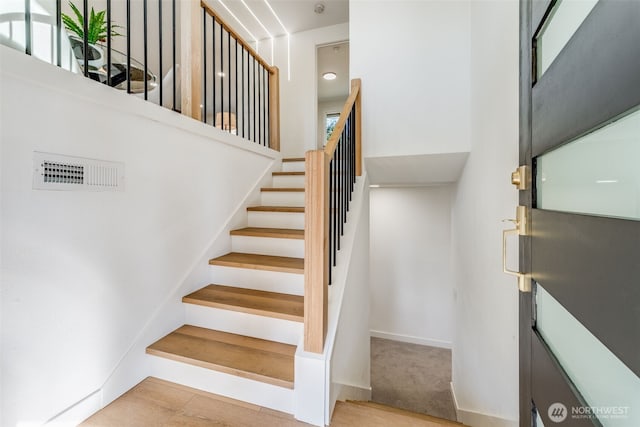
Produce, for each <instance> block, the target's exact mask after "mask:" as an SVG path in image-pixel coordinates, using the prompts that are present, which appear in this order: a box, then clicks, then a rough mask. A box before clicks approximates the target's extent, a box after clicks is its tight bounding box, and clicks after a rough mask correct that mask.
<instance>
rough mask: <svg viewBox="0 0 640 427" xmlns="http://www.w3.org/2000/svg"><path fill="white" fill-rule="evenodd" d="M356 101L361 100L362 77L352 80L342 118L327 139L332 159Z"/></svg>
mask: <svg viewBox="0 0 640 427" xmlns="http://www.w3.org/2000/svg"><path fill="white" fill-rule="evenodd" d="M356 102H358V103H359V102H360V79H353V80H351V93H350V94H349V97H348V98H347V100H346V101H345V103H344V106H343V107H342V112H341V113H340V118H339V119H338V123H336V126H335V127H334V128H333V132H332V133H331V136H330V137H329V141H327V145H325V147H324V151H325V153H327V154H328V155H329V158H331V159H332V158H333V153H334V152H335V151H336V147H337V146H338V141H339V140H340V135H342V131H343V130H344V126H345V124H346V123H347V117H349V113H351V109H352V108H353V106H354V105H355V104H356ZM358 107H359V105H358ZM357 111H360V109H359V108H356V112H357ZM356 120H357V119H356ZM359 125H360V123H357V125H356V128H357V129H360V126H359ZM358 176H359V174H358Z"/></svg>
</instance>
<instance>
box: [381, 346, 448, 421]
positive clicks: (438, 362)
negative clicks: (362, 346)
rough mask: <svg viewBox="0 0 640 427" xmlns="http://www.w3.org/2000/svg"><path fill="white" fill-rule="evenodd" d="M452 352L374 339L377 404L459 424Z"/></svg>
mask: <svg viewBox="0 0 640 427" xmlns="http://www.w3.org/2000/svg"><path fill="white" fill-rule="evenodd" d="M450 382H451V350H447V349H443V348H437V347H427V346H423V345H417V344H408V343H403V342H398V341H391V340H386V339H381V338H371V388H372V397H371V400H372V401H373V402H377V403H382V404H385V405H389V406H394V407H396V408H402V409H406V410H409V411H413V412H418V413H422V414H427V415H432V416H435V417H440V418H445V419H448V420H452V421H455V420H456V414H455V409H454V406H453V399H452V398H451V393H450V391H449V383H450Z"/></svg>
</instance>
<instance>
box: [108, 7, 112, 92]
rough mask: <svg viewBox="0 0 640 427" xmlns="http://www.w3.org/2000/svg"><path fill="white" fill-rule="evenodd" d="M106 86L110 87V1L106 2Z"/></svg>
mask: <svg viewBox="0 0 640 427" xmlns="http://www.w3.org/2000/svg"><path fill="white" fill-rule="evenodd" d="M107 86H111V0H107Z"/></svg>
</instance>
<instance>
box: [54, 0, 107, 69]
mask: <svg viewBox="0 0 640 427" xmlns="http://www.w3.org/2000/svg"><path fill="white" fill-rule="evenodd" d="M110 1H111V0H108V2H110ZM108 2H107V5H108V4H109V3H108ZM107 7H108V6H107ZM107 19H109V18H107ZM56 29H57V30H58V31H57V32H56V33H57V36H56V65H57V66H58V67H62V0H56Z"/></svg>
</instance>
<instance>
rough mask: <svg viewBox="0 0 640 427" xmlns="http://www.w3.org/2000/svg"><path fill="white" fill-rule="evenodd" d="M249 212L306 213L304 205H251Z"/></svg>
mask: <svg viewBox="0 0 640 427" xmlns="http://www.w3.org/2000/svg"><path fill="white" fill-rule="evenodd" d="M247 211H248V212H283V213H304V206H249V207H248V208H247Z"/></svg>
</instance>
